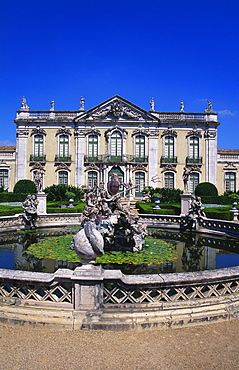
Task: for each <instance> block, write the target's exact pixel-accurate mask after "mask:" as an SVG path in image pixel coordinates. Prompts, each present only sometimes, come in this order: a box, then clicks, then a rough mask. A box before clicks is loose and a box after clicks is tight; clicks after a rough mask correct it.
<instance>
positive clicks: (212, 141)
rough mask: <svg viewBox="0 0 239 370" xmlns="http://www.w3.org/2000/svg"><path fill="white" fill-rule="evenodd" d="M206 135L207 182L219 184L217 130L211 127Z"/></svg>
mask: <svg viewBox="0 0 239 370" xmlns="http://www.w3.org/2000/svg"><path fill="white" fill-rule="evenodd" d="M204 137H205V140H206V157H205V162H206V182H211V183H212V184H214V185H215V186H217V131H216V130H215V129H212V130H210V129H209V130H207V131H206V132H205V135H204Z"/></svg>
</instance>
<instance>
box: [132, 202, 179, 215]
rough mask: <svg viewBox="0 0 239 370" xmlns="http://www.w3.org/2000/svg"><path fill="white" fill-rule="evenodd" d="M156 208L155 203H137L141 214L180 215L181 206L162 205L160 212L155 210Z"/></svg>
mask: <svg viewBox="0 0 239 370" xmlns="http://www.w3.org/2000/svg"><path fill="white" fill-rule="evenodd" d="M154 207H155V204H154V203H143V202H137V203H136V208H137V209H138V210H139V213H146V214H151V213H156V214H161V215H179V214H180V212H181V211H180V205H179V204H178V205H177V204H175V205H171V206H169V205H168V204H162V203H161V204H160V209H159V210H154V209H153V208H154Z"/></svg>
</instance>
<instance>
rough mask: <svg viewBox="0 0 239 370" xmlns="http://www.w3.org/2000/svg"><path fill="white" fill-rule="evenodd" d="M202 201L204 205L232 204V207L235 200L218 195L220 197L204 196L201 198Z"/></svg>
mask: <svg viewBox="0 0 239 370" xmlns="http://www.w3.org/2000/svg"><path fill="white" fill-rule="evenodd" d="M201 201H202V203H203V204H222V205H226V204H228V205H229V204H230V205H231V204H232V201H233V199H232V198H230V197H229V196H225V195H218V196H207V195H203V196H201Z"/></svg>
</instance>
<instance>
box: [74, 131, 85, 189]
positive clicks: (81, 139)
mask: <svg viewBox="0 0 239 370" xmlns="http://www.w3.org/2000/svg"><path fill="white" fill-rule="evenodd" d="M75 138H76V166H75V186H80V185H85V177H84V154H85V153H84V148H85V133H84V130H79V129H76V130H75Z"/></svg>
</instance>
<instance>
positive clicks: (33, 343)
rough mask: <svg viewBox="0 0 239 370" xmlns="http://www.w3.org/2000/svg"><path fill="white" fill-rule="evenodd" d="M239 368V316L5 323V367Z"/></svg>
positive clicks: (0, 360)
mask: <svg viewBox="0 0 239 370" xmlns="http://www.w3.org/2000/svg"><path fill="white" fill-rule="evenodd" d="M238 368H239V319H237V320H234V321H231V322H222V323H217V324H209V325H205V326H197V327H190V328H180V329H171V330H164V331H160V330H155V331H144V332H139V333H137V332H136V333H134V332H103V331H54V330H49V329H47V328H41V329H40V328H33V327H30V326H29V325H26V326H21V325H15V326H13V325H5V324H0V369H3V370H8V369H9V370H45V369H46V370H48V369H49V370H50V369H51V370H65V369H66V370H68V369H71V370H75V369H81V370H91V369H92V370H93V369H94V370H98V369H99V370H100V369H102V370H103V369H104V370H108V369H110V370H111V369H112V370H118V369H120V370H127V369H130V370H138V369H144V370H155V369H164V370H167V369H170V370H179V369H190V370H194V369H196V370H200V369H203V370H211V369H217V370H220V369H227V370H234V369H238Z"/></svg>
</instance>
